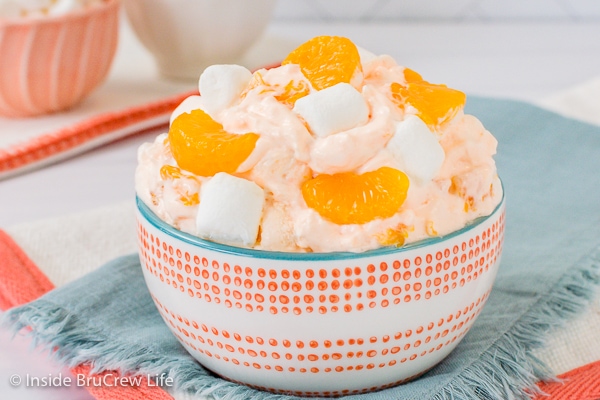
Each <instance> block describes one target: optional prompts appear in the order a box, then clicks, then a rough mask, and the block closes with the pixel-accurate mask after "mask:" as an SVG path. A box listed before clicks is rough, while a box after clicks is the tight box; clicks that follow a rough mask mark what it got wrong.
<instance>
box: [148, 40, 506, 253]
mask: <svg viewBox="0 0 600 400" xmlns="http://www.w3.org/2000/svg"><path fill="white" fill-rule="evenodd" d="M199 89H200V91H199V92H200V95H198V96H190V97H189V98H187V99H186V100H184V101H183V102H182V103H181V104H180V105H179V106H178V107H177V109H176V110H175V111H174V112H173V115H172V117H171V123H170V128H169V132H168V133H164V134H161V135H159V136H158V137H157V138H156V140H155V141H154V142H153V143H146V144H144V145H142V146H141V147H140V149H139V152H138V161H139V164H138V167H137V170H136V192H137V195H138V197H139V198H140V199H141V200H142V201H143V202H144V203H145V204H146V205H147V206H148V207H149V208H150V209H151V210H152V211H153V212H154V213H155V214H156V215H157V216H158V217H159V218H160V219H162V220H163V221H165V222H166V223H168V224H170V225H172V226H173V227H175V228H177V229H179V230H181V231H183V232H186V233H189V234H191V235H195V236H198V237H200V238H203V239H207V240H211V241H215V242H220V243H224V244H229V245H234V246H240V247H248V248H255V249H262V250H270V251H285V252H332V251H351V252H362V251H366V250H370V249H375V248H379V247H382V246H402V245H405V244H407V243H412V242H415V241H419V240H422V239H426V238H431V237H439V236H443V235H446V234H449V233H451V232H453V231H456V230H459V229H461V228H463V227H465V226H466V225H468V224H470V223H471V222H472V221H474V220H475V219H477V218H478V217H482V216H486V215H489V214H490V213H491V212H492V211H493V210H494V209H495V207H496V206H497V205H498V204H499V202H500V200H501V198H502V186H501V183H500V180H499V178H498V174H497V171H496V165H495V162H494V159H493V156H494V154H495V153H496V145H497V141H496V139H495V138H494V137H493V136H492V134H491V133H490V132H488V131H487V130H486V129H485V128H484V126H483V125H482V124H481V122H480V121H479V120H478V119H477V118H476V117H474V116H472V115H467V114H465V113H464V111H463V108H464V105H465V102H466V96H465V94H464V93H462V92H460V91H458V90H455V89H451V88H449V87H447V86H446V85H440V84H434V83H430V82H428V81H426V80H425V79H424V78H423V77H421V75H419V74H418V73H417V72H415V71H413V70H411V69H409V68H406V67H404V66H401V65H398V64H397V63H396V61H394V59H392V58H391V57H390V56H387V55H381V56H376V55H374V54H372V53H370V52H368V51H366V50H363V49H361V48H358V47H357V46H356V45H355V44H354V43H352V42H351V41H350V40H349V39H347V38H343V37H337V36H319V37H315V38H313V39H311V40H309V41H308V42H306V43H304V44H302V45H301V46H299V47H298V48H297V49H295V50H294V51H292V52H291V53H290V54H289V55H288V56H287V57H286V58H285V59H284V60H283V62H282V64H281V66H279V67H277V68H271V69H260V70H258V71H256V72H254V73H251V72H250V71H248V70H247V69H246V68H244V67H242V66H239V65H214V66H211V67H209V68H207V69H206V70H204V72H203V73H202V75H201V76H200V80H199Z"/></svg>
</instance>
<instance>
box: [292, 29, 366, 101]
mask: <svg viewBox="0 0 600 400" xmlns="http://www.w3.org/2000/svg"><path fill="white" fill-rule="evenodd" d="M285 64H298V65H299V66H300V70H301V71H302V73H303V74H304V76H306V78H307V79H308V80H309V81H310V83H311V84H312V86H313V87H314V88H315V89H317V90H321V89H325V88H328V87H330V86H333V85H336V84H338V83H342V82H343V83H351V81H352V79H353V78H354V77H355V75H356V74H357V73H362V65H361V63H360V55H359V54H358V49H357V48H356V45H355V44H354V43H352V41H350V39H347V38H345V37H340V36H317V37H315V38H312V39H310V40H309V41H308V42H306V43H304V44H301V45H300V46H299V47H298V48H296V49H295V50H294V51H292V52H291V53H290V54H288V56H287V57H286V58H285V59H284V60H283V62H282V65H285Z"/></svg>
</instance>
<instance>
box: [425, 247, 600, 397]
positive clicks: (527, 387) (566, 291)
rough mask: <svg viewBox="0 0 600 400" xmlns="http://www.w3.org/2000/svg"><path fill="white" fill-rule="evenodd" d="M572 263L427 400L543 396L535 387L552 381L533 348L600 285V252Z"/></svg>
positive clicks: (551, 375) (596, 250)
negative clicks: (570, 268)
mask: <svg viewBox="0 0 600 400" xmlns="http://www.w3.org/2000/svg"><path fill="white" fill-rule="evenodd" d="M577 264H578V265H577V266H576V267H574V268H573V269H572V270H570V271H569V272H568V273H567V274H566V275H564V276H563V278H562V279H560V281H559V283H557V284H556V285H555V286H554V287H552V288H551V289H550V290H549V291H548V293H546V297H545V298H543V299H542V298H541V299H540V300H539V301H537V302H536V303H535V304H534V305H533V306H532V307H531V308H530V309H529V310H528V311H527V312H526V313H524V314H523V315H522V317H521V318H519V319H518V320H517V321H516V322H515V324H513V326H512V327H511V328H510V329H509V330H508V331H507V332H506V333H505V334H503V335H502V336H501V337H500V338H499V339H498V340H497V341H496V342H495V343H494V344H493V345H492V346H491V347H490V348H489V349H487V351H485V352H484V353H483V354H482V355H481V356H480V357H479V358H478V359H477V360H476V361H475V362H473V363H472V364H471V365H470V366H469V367H467V368H466V369H465V370H463V371H462V372H461V373H460V374H458V375H457V376H456V377H454V378H453V379H452V380H451V381H450V382H449V383H447V384H446V385H445V386H444V387H442V388H439V389H438V392H437V393H436V394H435V395H434V396H433V397H432V400H461V399H530V398H531V397H533V396H534V395H541V394H543V392H542V391H541V390H540V389H539V387H538V386H537V383H538V382H540V381H556V380H557V378H556V377H555V376H554V375H553V374H552V373H551V371H550V370H549V369H548V368H547V366H546V365H544V363H542V362H541V361H540V360H539V359H537V358H536V357H535V356H534V354H533V350H535V349H537V348H540V347H542V346H543V345H544V343H545V340H546V337H547V335H548V332H549V331H551V330H552V329H553V328H557V327H559V326H561V325H563V324H564V323H565V322H566V320H567V319H568V318H570V317H573V316H574V315H576V314H578V313H579V312H581V311H583V310H584V308H585V307H586V306H587V305H589V303H590V301H591V300H592V299H593V297H594V295H595V294H596V290H597V288H598V287H599V286H600V248H596V249H595V250H594V251H592V253H590V254H588V255H587V256H586V257H584V258H583V259H582V260H581V261H580V262H579V263H577ZM499 366H500V368H498V367H499ZM482 380H483V381H484V383H483V384H482Z"/></svg>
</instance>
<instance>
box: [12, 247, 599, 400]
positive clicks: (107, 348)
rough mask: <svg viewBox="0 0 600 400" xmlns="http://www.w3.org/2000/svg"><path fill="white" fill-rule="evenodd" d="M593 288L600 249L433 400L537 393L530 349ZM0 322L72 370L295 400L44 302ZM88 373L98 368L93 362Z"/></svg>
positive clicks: (202, 391) (225, 398)
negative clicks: (132, 343) (122, 341)
mask: <svg viewBox="0 0 600 400" xmlns="http://www.w3.org/2000/svg"><path fill="white" fill-rule="evenodd" d="M598 285H600V248H598V249H596V250H595V251H594V252H592V254H590V255H589V256H588V257H586V258H584V259H583V260H582V261H581V262H580V263H579V266H578V267H576V268H574V269H572V270H571V271H570V272H569V273H568V274H567V275H565V276H564V278H563V279H562V280H561V281H560V283H559V284H557V285H556V286H555V287H554V288H552V289H551V290H549V292H548V296H547V297H546V298H544V299H540V300H539V301H538V302H537V303H536V304H534V305H533V306H532V307H531V308H530V309H529V311H528V312H526V313H525V314H524V315H523V316H522V317H521V318H520V319H519V320H517V322H516V323H515V324H514V325H513V326H512V328H511V329H510V331H507V332H506V333H505V334H504V335H502V336H501V337H500V338H499V339H498V340H497V341H496V342H495V343H494V344H493V345H492V346H491V347H490V348H489V349H488V350H487V351H485V352H484V353H483V354H482V355H481V356H480V357H479V358H478V359H477V360H476V361H475V362H473V363H472V364H471V365H470V366H469V367H467V368H466V369H465V370H463V371H462V372H461V373H460V374H458V375H457V376H455V377H454V378H452V379H451V380H450V381H449V382H446V384H445V385H444V386H443V387H438V388H436V389H435V390H433V391H432V395H433V397H432V399H433V400H449V399H451V400H460V399H473V398H481V399H520V398H521V399H528V398H530V397H531V396H533V395H535V394H539V393H540V390H539V388H538V387H537V385H536V383H537V382H539V381H540V380H552V379H554V377H553V376H552V375H551V373H550V371H549V370H548V368H546V366H545V365H543V363H542V362H541V361H540V360H538V359H537V358H536V357H535V356H534V355H533V352H532V351H533V350H534V349H536V348H539V347H541V346H542V345H543V344H544V341H545V338H546V335H547V332H548V331H549V330H550V329H552V328H555V327H557V326H560V325H562V324H563V323H564V322H565V321H566V320H567V319H568V318H569V317H572V316H574V315H575V314H576V313H578V312H580V311H582V310H583V309H584V308H585V306H586V305H588V304H589V302H590V301H591V299H592V298H593V295H594V293H595V289H596V288H597V287H598ZM2 325H5V326H7V327H8V328H10V329H11V330H12V331H13V332H15V334H16V333H18V332H20V331H21V330H23V329H25V328H28V327H30V328H31V329H32V331H35V335H34V336H33V339H34V340H33V343H32V345H33V346H41V347H43V348H45V349H52V350H53V351H54V352H53V356H54V358H55V359H56V360H57V361H58V362H60V363H62V364H65V365H67V366H70V367H73V366H76V365H80V364H85V363H89V362H90V360H94V364H95V365H102V366H104V367H105V368H104V369H110V370H120V371H136V374H142V375H146V374H147V375H152V376H156V375H158V376H170V377H173V379H174V385H173V387H172V388H164V389H169V391H170V390H171V389H174V390H175V391H186V392H191V393H195V394H196V395H203V396H212V397H213V398H215V399H218V400H234V399H240V398H243V399H247V400H258V399H260V400H297V399H300V398H299V397H296V396H287V395H282V394H270V393H267V392H262V391H258V390H255V389H252V388H249V387H246V386H243V385H239V384H236V383H233V382H229V381H226V380H224V379H219V378H217V377H215V376H214V375H212V374H211V373H210V372H208V371H207V370H205V369H204V368H202V367H201V366H200V365H199V364H197V363H196V362H195V361H193V360H192V359H190V358H181V357H179V358H178V357H164V356H162V355H156V354H153V353H152V351H150V349H147V348H143V347H138V348H132V347H125V346H122V345H121V346H119V345H117V344H115V343H116V341H114V340H111V339H110V338H108V337H106V335H105V333H103V332H101V331H94V330H90V329H88V328H86V329H82V328H81V326H85V324H80V323H79V321H78V320H77V317H76V316H74V315H72V314H70V313H69V312H67V311H66V310H64V309H63V308H61V307H59V306H57V305H55V304H52V303H50V302H47V301H44V300H38V301H36V302H34V303H30V304H26V305H23V306H21V307H17V308H13V309H11V310H9V311H8V312H7V313H6V314H5V315H4V318H3V321H2ZM498 365H500V367H501V368H498ZM500 371H504V373H499V372H500ZM92 372H93V373H97V372H101V370H100V369H97V368H96V367H94V365H92ZM192 378H193V379H192ZM482 379H483V380H484V384H482V383H481V382H482Z"/></svg>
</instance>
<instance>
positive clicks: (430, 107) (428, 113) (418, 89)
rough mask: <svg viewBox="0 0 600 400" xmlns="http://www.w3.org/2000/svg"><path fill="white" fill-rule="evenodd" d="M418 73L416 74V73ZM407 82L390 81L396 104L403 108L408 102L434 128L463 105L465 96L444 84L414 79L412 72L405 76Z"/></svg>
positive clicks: (449, 118) (447, 119)
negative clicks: (404, 83) (402, 83)
mask: <svg viewBox="0 0 600 400" xmlns="http://www.w3.org/2000/svg"><path fill="white" fill-rule="evenodd" d="M417 75H418V74H417ZM405 77H407V84H406V85H401V84H399V83H396V82H394V83H392V85H391V87H390V89H391V92H392V98H393V99H394V100H395V102H396V104H398V106H399V107H400V108H402V109H404V107H405V104H410V105H411V106H413V107H414V108H416V109H417V116H419V117H420V118H421V119H422V120H423V121H424V122H425V123H426V124H427V125H428V126H429V127H431V128H436V127H438V126H440V125H442V124H444V123H445V122H447V121H449V120H451V119H452V118H453V117H454V116H455V115H456V113H457V112H458V111H459V110H460V109H462V107H464V105H465V103H466V101H467V96H466V95H465V94H464V93H463V92H460V91H458V90H455V89H451V88H449V87H447V86H446V85H436V84H433V83H429V82H426V81H423V80H420V81H419V80H412V79H416V77H415V76H414V75H413V74H409V76H407V74H406V72H405Z"/></svg>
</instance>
